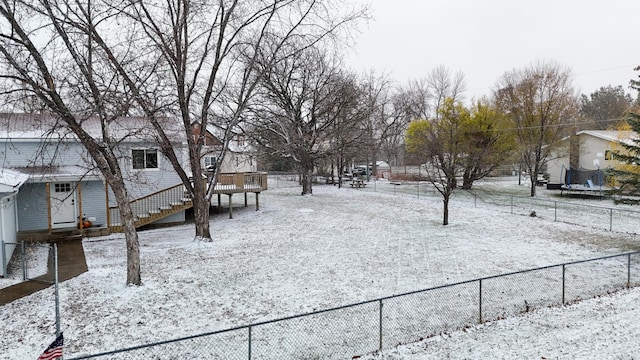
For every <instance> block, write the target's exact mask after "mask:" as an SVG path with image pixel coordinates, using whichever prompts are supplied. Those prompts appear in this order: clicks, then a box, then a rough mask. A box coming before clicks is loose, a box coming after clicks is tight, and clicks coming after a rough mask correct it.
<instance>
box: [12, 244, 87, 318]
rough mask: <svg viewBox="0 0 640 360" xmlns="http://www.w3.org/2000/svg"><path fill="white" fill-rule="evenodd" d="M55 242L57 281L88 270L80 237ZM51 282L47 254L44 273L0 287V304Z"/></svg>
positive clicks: (52, 279) (52, 273)
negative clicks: (56, 249)
mask: <svg viewBox="0 0 640 360" xmlns="http://www.w3.org/2000/svg"><path fill="white" fill-rule="evenodd" d="M56 244H58V281H59V282H63V281H65V280H69V279H71V278H74V277H76V276H78V275H80V274H82V273H84V272H86V271H87V270H88V268H87V261H86V260H85V257H84V248H83V247H82V239H81V238H78V237H71V238H65V239H61V240H56ZM49 252H50V253H51V252H53V244H51V248H50V249H49ZM53 283H54V264H53V256H49V266H48V271H47V273H46V274H45V275H42V276H39V277H37V278H35V279H31V280H28V281H24V282H21V283H19V284H15V285H11V286H9V287H6V288H3V289H0V306H2V305H5V304H8V303H10V302H12V301H14V300H17V299H20V298H22V297H25V296H27V295H31V294H33V293H35V292H36V291H40V290H43V289H46V288H48V287H50V286H53Z"/></svg>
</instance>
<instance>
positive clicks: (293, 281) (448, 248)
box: [0, 180, 640, 359]
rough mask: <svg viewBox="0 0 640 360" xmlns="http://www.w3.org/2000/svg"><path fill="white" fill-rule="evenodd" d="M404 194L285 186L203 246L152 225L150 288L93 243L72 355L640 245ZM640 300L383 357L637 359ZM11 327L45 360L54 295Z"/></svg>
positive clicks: (68, 295)
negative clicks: (129, 280)
mask: <svg viewBox="0 0 640 360" xmlns="http://www.w3.org/2000/svg"><path fill="white" fill-rule="evenodd" d="M371 185H373V184H371ZM488 189H493V190H492V191H493V193H495V191H496V190H495V189H499V192H500V193H512V194H520V195H523V196H526V194H527V193H528V189H527V187H526V186H517V185H514V184H513V182H500V183H485V184H484V185H482V184H479V190H480V191H484V193H483V194H484V195H483V196H484V197H483V199H486V198H487V197H488V196H490V195H488V194H491V191H489V190H488ZM399 190H400V189H399V188H398V186H396V185H391V184H389V183H386V182H378V183H377V184H376V185H375V187H372V186H368V187H367V188H366V189H350V188H344V189H337V187H335V186H316V187H314V195H313V196H306V197H302V196H300V195H299V194H300V188H299V187H295V186H287V184H286V183H285V182H283V181H282V180H280V182H279V183H276V184H273V183H270V189H269V190H268V191H266V192H264V193H263V194H262V195H261V197H260V211H254V208H253V207H252V206H251V205H250V206H249V207H248V208H242V209H236V210H234V219H232V220H230V219H228V218H227V215H226V214H222V215H219V216H216V217H215V218H213V219H212V231H213V236H214V237H215V241H214V242H212V243H201V242H194V241H193V229H192V226H191V225H181V226H176V227H171V228H165V229H156V230H149V231H143V232H140V244H141V261H142V278H143V281H144V286H142V287H126V286H125V285H124V282H125V245H124V239H123V237H122V236H121V235H119V234H113V235H110V236H106V237H101V238H91V239H85V240H84V247H85V252H86V256H87V263H88V266H89V272H87V273H85V274H83V275H81V276H79V277H77V278H75V279H72V280H69V281H66V282H64V283H62V284H61V285H60V296H61V317H62V326H61V327H62V330H63V331H64V333H65V358H71V357H75V356H80V355H87V354H94V353H99V352H104V351H110V350H116V349H121V348H127V347H131V346H136V345H141V344H146V343H152V342H157V341H163V340H169V339H174V338H178V337H184V336H191V335H196V334H200V333H204V332H210V331H216V330H221V329H225V328H229V327H235V326H242V325H247V324H250V323H256V322H261V321H267V320H271V319H277V318H281V317H285V316H291V315H297V314H303V313H307V312H311V311H316V310H322V309H327V308H332V307H336V306H341V305H347V304H352V303H357V302H361V301H366V300H371V299H376V298H379V297H384V296H389V295H393V294H399V293H404V292H409V291H414V290H419V289H424V288H429V287H433V286H438V285H444V284H449V283H454V282H460V281H465V280H470V279H476V278H479V277H484V276H490V275H496V274H501V273H507V272H513V271H519V270H525V269H529V268H535V267H540V266H546V265H552V264H558V263H564V262H569V261H575V260H582V259H589V258H595V257H599V256H604V255H612V254H619V253H622V252H627V251H632V250H637V249H640V246H638V239H637V236H636V235H633V234H628V233H616V232H609V231H606V230H604V229H601V228H597V227H596V228H594V227H589V226H578V225H570V224H565V223H560V222H554V221H553V219H552V218H551V219H549V217H548V216H539V217H530V216H527V215H522V214H518V213H516V214H510V213H509V211H508V210H507V211H505V209H504V208H501V207H497V206H491V205H490V204H489V203H483V205H482V206H479V204H478V203H477V199H474V198H473V197H470V196H457V197H456V198H455V199H454V200H453V201H452V202H451V204H450V206H451V208H450V225H449V226H446V227H443V226H442V225H441V221H442V206H441V204H442V200H441V198H439V197H437V196H425V195H422V196H420V197H419V198H418V197H417V196H412V195H411V193H412V191H407V193H406V194H405V195H399V193H400V191H399ZM396 191H397V193H396V195H394V194H393V192H396ZM542 195H543V196H545V194H542ZM239 199H240V198H238V199H236V201H237V202H238V204H236V206H240V205H239V203H240V200H239ZM578 202H592V201H591V200H579V201H578ZM598 204H600V205H601V206H605V205H607V206H613V205H612V204H611V203H610V202H608V201H606V200H601V201H598ZM546 209H547V210H549V207H548V206H547V207H546ZM572 209H573V208H572ZM575 209H579V208H575ZM522 211H524V212H525V213H528V212H527V211H526V209H524V208H523V209H522ZM538 211H540V210H538ZM567 211H569V210H567ZM572 211H580V210H572ZM582 211H584V209H582ZM578 215H582V218H587V219H588V218H589V216H590V215H589V214H588V213H587V214H584V213H582V214H576V216H577V217H578V218H581V216H578ZM629 222H633V224H632V225H635V224H637V219H631V220H629ZM586 223H587V224H588V223H589V221H586ZM3 281H5V280H1V279H0V286H6V285H5V284H3ZM639 297H640V292H639V291H637V290H635V289H633V290H629V291H622V292H619V293H617V294H615V295H613V296H608V297H602V298H598V299H594V300H588V301H584V302H581V303H578V304H575V305H572V306H567V307H564V308H552V309H543V310H537V311H534V312H531V313H527V314H525V315H522V316H518V317H514V318H509V319H507V320H501V321H493V322H490V323H484V324H482V325H479V326H476V327H471V328H468V329H467V330H466V331H460V332H453V333H450V334H448V335H442V336H436V337H433V338H430V339H427V340H425V341H424V342H420V343H415V344H410V345H406V346H401V347H398V348H392V349H389V350H386V351H384V352H383V353H382V354H377V355H368V358H381V359H401V358H402V359H403V358H411V359H413V358H415V359H431V358H513V357H517V358H541V357H542V356H544V357H546V358H553V357H560V358H563V357H569V358H573V357H578V358H611V357H613V358H616V357H631V356H633V355H635V354H637V353H638V350H639V349H638V348H637V346H636V348H635V349H634V346H635V343H636V342H631V343H630V342H629V341H630V340H629V339H632V338H634V335H635V338H637V336H640V327H638V325H635V323H637V321H632V319H637V318H638V315H639V314H637V313H636V311H637V310H636V307H635V306H634V305H633V304H635V303H637V300H638V298H639ZM627 319H629V320H627ZM0 322H1V323H2V328H3V334H4V336H2V337H0V359H30V358H32V359H35V358H36V357H37V356H38V355H39V353H40V352H41V351H42V350H43V349H44V348H45V347H46V346H47V345H48V344H49V343H50V342H51V341H52V340H53V338H54V337H55V336H54V335H53V334H54V333H55V323H54V299H53V289H48V290H44V291H41V292H39V293H36V294H33V295H31V296H29V297H27V298H24V299H20V300H18V301H15V302H14V303H11V304H9V305H5V306H2V307H0ZM356 330H357V329H356ZM305 336H308V334H305ZM311 336H312V335H311ZM336 336H337V337H340V334H336ZM301 337H304V336H302V335H301ZM374 345H375V344H374ZM208 346H209V347H215V346H214V345H212V344H209V345H208ZM374 348H375V346H374ZM583 349H586V350H583ZM583 351H584V352H583ZM351 355H352V354H349V355H348V356H345V358H348V357H350V356H351ZM300 358H307V357H306V354H300ZM308 358H313V357H312V356H309V357H308Z"/></svg>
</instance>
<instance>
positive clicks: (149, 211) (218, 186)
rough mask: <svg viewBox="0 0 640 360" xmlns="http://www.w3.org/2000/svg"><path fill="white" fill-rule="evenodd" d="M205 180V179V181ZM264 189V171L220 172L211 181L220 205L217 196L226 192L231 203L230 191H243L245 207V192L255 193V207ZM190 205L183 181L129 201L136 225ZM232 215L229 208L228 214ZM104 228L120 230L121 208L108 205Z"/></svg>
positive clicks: (166, 215)
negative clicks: (105, 226)
mask: <svg viewBox="0 0 640 360" xmlns="http://www.w3.org/2000/svg"><path fill="white" fill-rule="evenodd" d="M208 183H209V182H208V181H207V184H208ZM264 190H267V173H266V172H264V173H262V172H260V173H222V174H218V175H217V176H216V179H215V181H214V182H213V190H212V194H217V195H218V205H220V195H222V194H226V195H228V196H229V203H231V196H232V195H233V194H238V193H244V194H245V206H247V193H255V194H256V210H257V209H258V196H259V194H260V192H262V191H264ZM192 207H193V203H192V201H191V198H190V196H189V194H188V193H187V192H186V190H185V187H184V185H183V184H178V185H174V186H172V187H170V188H167V189H163V190H160V191H157V192H155V193H153V194H149V195H146V196H143V197H141V198H138V199H134V200H132V201H131V208H132V210H133V213H134V216H135V225H136V228H138V227H141V226H144V225H149V224H151V223H154V222H156V221H158V220H162V219H164V218H167V217H169V216H171V215H174V214H178V213H180V212H182V211H184V210H186V209H189V208H192ZM232 216H233V215H232V213H231V211H230V213H229V217H232ZM107 228H109V229H110V230H111V232H120V231H122V224H121V223H120V210H119V209H118V207H117V206H111V207H109V213H108V218H107Z"/></svg>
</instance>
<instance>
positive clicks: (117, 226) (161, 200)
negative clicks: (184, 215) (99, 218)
mask: <svg viewBox="0 0 640 360" xmlns="http://www.w3.org/2000/svg"><path fill="white" fill-rule="evenodd" d="M192 207H193V202H192V201H191V198H190V197H189V196H187V195H186V192H185V190H184V185H182V184H179V185H175V186H172V187H170V188H167V189H163V190H160V191H157V192H155V193H153V194H149V195H146V196H143V197H141V198H138V199H135V200H132V201H131V210H133V214H134V220H135V226H136V229H137V228H139V227H141V226H144V225H149V224H151V223H154V222H156V221H158V220H162V219H164V218H166V217H169V216H171V215H175V214H178V213H180V212H181V211H184V210H186V209H189V208H192ZM108 226H109V228H110V229H111V232H121V231H122V224H121V223H120V209H118V207H117V206H113V207H109V225H108Z"/></svg>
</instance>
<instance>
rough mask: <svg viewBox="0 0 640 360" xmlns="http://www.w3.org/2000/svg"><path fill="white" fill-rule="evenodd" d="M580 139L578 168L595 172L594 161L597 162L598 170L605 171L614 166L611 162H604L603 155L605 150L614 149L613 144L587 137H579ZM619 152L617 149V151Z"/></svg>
mask: <svg viewBox="0 0 640 360" xmlns="http://www.w3.org/2000/svg"><path fill="white" fill-rule="evenodd" d="M581 137H582V139H580V163H579V165H580V168H581V169H588V170H597V168H598V167H596V166H595V165H594V164H593V161H594V160H596V159H597V160H598V162H599V163H600V164H599V167H600V169H606V168H610V167H614V166H615V162H614V161H613V160H605V157H604V154H605V152H606V151H607V150H609V151H611V150H616V149H614V146H615V144H614V143H612V142H610V141H607V140H604V139H599V138H596V137H593V136H589V135H581ZM617 150H619V149H617Z"/></svg>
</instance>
